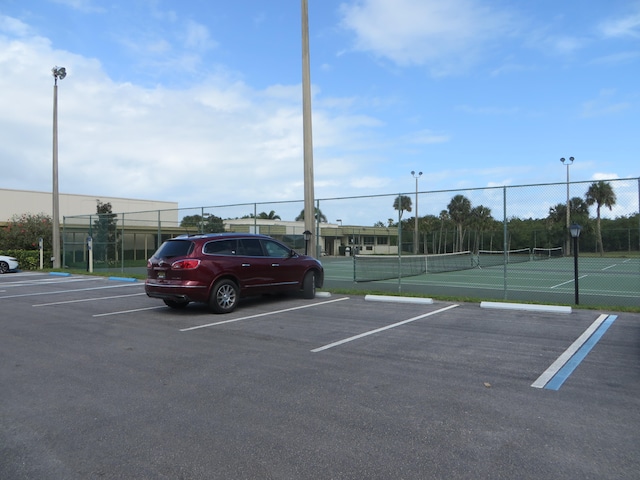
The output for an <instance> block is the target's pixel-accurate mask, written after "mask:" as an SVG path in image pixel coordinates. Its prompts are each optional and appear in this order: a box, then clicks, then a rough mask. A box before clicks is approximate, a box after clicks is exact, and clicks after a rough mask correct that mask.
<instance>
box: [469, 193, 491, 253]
mask: <svg viewBox="0 0 640 480" xmlns="http://www.w3.org/2000/svg"><path fill="white" fill-rule="evenodd" d="M471 221H472V222H473V227H474V228H475V229H476V239H475V242H474V246H473V251H474V253H478V250H479V249H480V237H481V236H482V233H483V232H484V231H485V230H489V229H490V228H491V222H492V221H493V217H492V216H491V209H490V208H489V207H485V206H484V205H478V206H477V207H475V208H474V209H473V210H471Z"/></svg>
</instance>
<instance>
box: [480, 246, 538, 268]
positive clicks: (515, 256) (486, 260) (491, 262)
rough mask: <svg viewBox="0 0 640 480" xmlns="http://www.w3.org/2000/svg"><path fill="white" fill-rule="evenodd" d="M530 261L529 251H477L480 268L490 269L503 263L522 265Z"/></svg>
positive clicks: (528, 249)
mask: <svg viewBox="0 0 640 480" xmlns="http://www.w3.org/2000/svg"><path fill="white" fill-rule="evenodd" d="M529 260H531V249H530V248H520V249H517V250H508V251H506V252H505V251H504V250H479V251H478V265H479V266H480V267H492V266H496V265H504V264H505V263H522V262H528V261H529Z"/></svg>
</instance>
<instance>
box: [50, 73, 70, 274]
mask: <svg viewBox="0 0 640 480" xmlns="http://www.w3.org/2000/svg"><path fill="white" fill-rule="evenodd" d="M51 73H52V74H53V219H52V220H53V238H52V239H51V243H52V248H53V258H52V259H53V268H60V195H59V192H58V79H60V80H62V79H63V78H64V77H66V76H67V70H66V69H65V68H64V67H53V68H52V69H51Z"/></svg>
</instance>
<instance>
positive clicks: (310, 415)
mask: <svg viewBox="0 0 640 480" xmlns="http://www.w3.org/2000/svg"><path fill="white" fill-rule="evenodd" d="M0 309H1V310H0V311H1V314H0V315H1V316H0V319H1V320H0V326H1V327H2V333H1V334H0V360H1V362H0V478H2V479H12V480H13V479H133V478H135V479H212V478H224V479H256V478H260V479H307V478H313V479H317V478H323V479H324V478H327V479H329V478H330V479H362V478H367V479H403V478H404V479H418V478H420V479H424V478H442V479H469V478H474V479H501V478H505V479H513V478H518V479H529V478H530V479H533V478H535V479H577V478H579V479H629V478H638V472H640V457H639V456H638V451H639V450H640V448H639V447H640V433H639V427H640V408H639V406H640V368H639V367H640V315H638V314H630V313H616V312H596V311H591V310H573V311H572V312H571V313H569V314H558V313H554V312H546V311H514V310H508V309H496V310H493V309H483V308H480V305H479V304H471V303H469V304H465V303H462V304H456V303H452V302H438V301H436V302H434V303H433V304H426V305H425V304H414V303H395V302H386V301H383V302H371V301H367V300H366V299H365V297H364V296H351V297H348V296H343V295H330V296H322V297H321V296H318V297H317V298H316V299H314V300H304V299H302V298H300V297H298V296H295V295H289V296H274V297H260V298H255V299H247V300H245V301H243V302H242V303H241V304H240V306H239V308H238V309H237V310H236V311H235V312H233V313H231V314H228V315H213V314H211V313H209V311H208V310H207V309H206V307H205V306H201V305H190V306H189V307H187V308H186V309H184V310H172V309H169V308H167V307H165V306H164V304H163V303H162V302H159V301H158V300H154V299H150V298H147V297H146V295H145V294H144V287H143V283H142V282H127V281H122V280H121V279H106V278H102V277H93V276H75V275H74V276H51V275H46V274H40V273H33V272H19V273H13V274H6V275H0ZM603 314H604V315H607V316H608V317H607V318H608V324H607V329H606V330H602V329H600V330H599V332H600V337H599V338H598V339H597V341H596V340H594V338H595V336H592V343H591V345H590V347H591V348H590V349H589V350H588V351H585V352H584V355H583V358H581V359H580V361H577V360H575V358H576V357H577V355H576V356H574V363H575V365H573V369H572V370H570V373H568V374H565V377H566V378H563V381H562V382H559V383H560V386H558V388H556V389H550V388H545V387H544V385H543V384H541V383H540V380H539V379H540V378H541V376H543V375H544V374H545V372H548V371H549V369H550V367H552V365H554V362H557V361H558V359H559V358H562V356H563V354H565V355H566V353H565V352H567V350H568V349H569V348H570V347H571V346H572V344H574V343H575V342H576V341H577V340H578V339H580V338H581V336H584V333H585V332H588V331H590V330H589V329H590V328H593V325H594V322H596V321H597V320H598V318H600V317H601V316H602V315H603ZM536 382H538V384H537V385H536ZM557 384H558V382H556V386H557ZM541 387H542V388H541Z"/></svg>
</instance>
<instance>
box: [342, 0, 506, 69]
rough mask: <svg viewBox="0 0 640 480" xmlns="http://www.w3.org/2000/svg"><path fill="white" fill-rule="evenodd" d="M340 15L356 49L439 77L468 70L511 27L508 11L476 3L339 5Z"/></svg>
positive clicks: (365, 0)
mask: <svg viewBox="0 0 640 480" xmlns="http://www.w3.org/2000/svg"><path fill="white" fill-rule="evenodd" d="M341 14H342V17H343V19H342V25H343V27H344V28H346V29H348V30H352V31H353V32H354V33H355V35H356V42H355V49H357V50H362V51H368V52H372V53H373V54H374V55H376V56H379V57H383V58H386V59H389V60H391V61H392V62H394V63H397V64H399V65H402V66H407V65H427V66H429V67H430V68H431V69H432V71H433V72H434V73H437V74H447V73H451V72H455V71H458V70H460V69H464V68H466V67H467V66H468V65H470V64H472V63H474V62H475V61H476V60H477V58H478V57H479V56H481V55H482V51H483V49H484V48H487V46H488V45H490V44H491V42H492V41H494V40H496V39H498V38H501V37H503V36H504V35H505V34H508V33H509V32H510V31H511V30H512V28H513V23H512V22H513V19H512V18H511V16H510V15H509V14H508V13H505V12H504V11H501V12H498V11H494V10H492V9H491V8H489V7H487V6H484V5H482V3H480V2H478V1H476V0H449V1H447V2H442V1H439V0H393V1H390V0H362V1H360V2H357V3H355V4H353V5H342V7H341Z"/></svg>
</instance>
